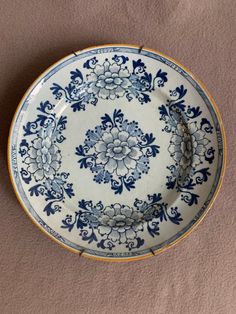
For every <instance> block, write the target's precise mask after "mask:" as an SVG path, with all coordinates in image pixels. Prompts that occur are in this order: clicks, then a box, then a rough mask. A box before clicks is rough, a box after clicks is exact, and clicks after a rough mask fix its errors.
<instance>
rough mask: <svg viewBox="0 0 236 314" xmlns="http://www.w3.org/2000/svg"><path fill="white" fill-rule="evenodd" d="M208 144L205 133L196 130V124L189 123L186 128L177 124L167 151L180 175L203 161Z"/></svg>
mask: <svg viewBox="0 0 236 314" xmlns="http://www.w3.org/2000/svg"><path fill="white" fill-rule="evenodd" d="M208 143H209V140H208V139H207V138H206V133H205V132H204V131H202V130H200V129H198V127H197V123H195V122H192V123H190V124H189V125H188V128H186V127H185V126H183V125H182V124H180V123H179V124H177V126H176V129H175V130H174V134H173V135H172V137H171V143H170V146H169V148H168V151H169V152H170V154H171V156H172V157H173V159H174V160H175V161H176V163H177V164H178V165H179V167H180V171H181V174H182V173H183V172H186V173H188V172H189V171H190V169H192V168H196V167H197V166H198V165H199V164H200V163H201V161H203V159H204V155H205V152H206V150H207V147H206V146H207V144H208Z"/></svg>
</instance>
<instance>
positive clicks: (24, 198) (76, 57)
mask: <svg viewBox="0 0 236 314" xmlns="http://www.w3.org/2000/svg"><path fill="white" fill-rule="evenodd" d="M108 52H120V53H121V52H122V53H137V55H142V56H147V57H150V58H153V59H155V60H158V61H159V62H162V63H164V64H166V65H167V66H169V67H171V68H172V69H174V70H175V71H176V72H178V73H179V74H180V75H182V76H183V77H184V78H186V79H187V81H188V82H189V83H190V84H191V85H192V86H193V87H194V88H195V89H196V90H197V92H198V93H199V94H200V96H201V97H202V99H203V100H204V102H205V104H206V106H207V108H208V110H209V111H210V113H211V116H212V119H213V122H214V126H215V129H216V134H217V140H218V151H219V153H218V166H217V169H218V172H217V173H216V177H215V180H214V184H213V186H212V189H211V191H210V193H209V195H208V198H207V200H206V201H205V203H204V205H203V207H202V208H201V209H200V210H199V212H198V213H197V215H196V216H195V217H194V219H193V220H192V221H191V222H190V223H189V224H188V225H187V226H186V227H185V228H183V229H182V230H181V231H179V232H178V233H177V234H176V235H174V236H173V237H171V238H170V239H168V240H167V241H164V242H162V243H160V244H158V245H156V246H153V247H152V248H149V249H145V250H140V251H138V252H126V253H115V252H101V251H97V250H91V249H85V248H84V247H81V246H79V245H77V244H75V243H73V242H71V241H69V240H67V239H66V238H64V237H62V236H61V235H59V234H58V233H57V232H55V231H54V230H52V229H51V228H50V227H49V226H48V225H47V224H46V223H45V222H44V221H43V220H42V219H41V218H40V217H39V216H38V214H37V213H36V212H35V211H34V209H33V207H32V206H31V204H30V202H29V200H28V198H27V196H26V195H25V192H24V190H23V187H22V185H21V180H20V177H19V171H18V165H17V135H18V131H19V127H20V123H21V120H22V116H23V114H24V112H25V111H26V109H27V106H28V103H29V101H30V95H31V93H32V92H33V91H34V89H35V88H36V86H38V84H39V83H40V84H42V85H43V84H44V83H45V82H46V81H47V80H48V79H49V78H50V77H51V76H52V75H54V74H55V73H56V72H58V71H59V70H60V69H61V68H63V67H65V66H66V65H68V64H71V63H73V62H75V61H77V60H80V59H82V58H86V57H90V56H94V55H97V54H102V53H108ZM14 122H15V123H14V128H13V131H12V134H11V142H10V144H11V147H10V148H11V151H10V153H11V156H10V166H11V171H12V174H13V177H14V181H15V186H16V187H17V190H18V194H19V195H20V197H21V199H22V201H23V203H24V204H25V207H26V208H27V210H28V211H29V213H30V214H31V216H33V217H34V219H35V220H36V222H37V223H38V224H39V225H40V226H41V227H43V228H44V230H45V231H46V232H47V233H49V234H50V235H51V236H53V237H54V238H55V239H57V240H58V241H60V242H62V243H63V244H64V245H67V246H69V247H71V248H73V249H75V250H78V251H83V252H86V253H87V254H91V255H94V256H100V257H110V258H118V257H119V258H128V257H135V256H141V255H145V254H147V253H149V252H150V250H151V251H156V250H158V249H160V248H162V247H165V246H167V245H169V244H170V243H172V242H174V241H176V240H177V239H178V238H180V237H181V236H182V235H183V234H185V233H186V232H187V231H188V230H189V229H190V228H191V227H192V226H193V225H194V224H195V223H196V222H197V221H198V220H199V219H200V217H201V216H202V215H203V213H204V212H205V210H206V208H207V207H208V205H209V204H210V202H211V199H212V197H213V195H214V193H215V191H216V188H217V186H218V182H219V180H220V176H221V173H222V168H223V159H224V156H223V152H224V147H223V145H224V144H223V136H222V132H221V128H220V124H219V121H218V119H217V115H216V113H215V110H214V108H213V107H212V105H211V102H210V100H209V99H208V97H207V95H206V94H205V92H204V91H203V90H202V88H201V87H200V85H199V84H198V83H197V82H196V81H195V80H194V79H193V78H192V77H191V76H190V75H189V74H188V73H187V72H186V71H185V70H184V69H182V68H181V67H180V66H178V65H177V64H176V63H174V62H173V61H170V60H168V59H167V58H165V57H163V56H160V55H158V54H156V53H154V52H150V51H146V50H145V49H143V50H141V52H140V51H139V49H138V48H133V47H132V48H131V47H125V46H117V47H116V46H115V47H101V48H95V49H91V50H88V51H84V52H81V53H80V54H78V55H70V56H68V57H67V58H66V59H65V60H64V61H62V62H61V63H59V64H57V65H56V66H55V67H54V68H53V69H52V70H51V71H49V72H48V73H47V74H46V75H44V76H43V77H41V78H40V79H39V80H38V81H37V82H36V83H35V84H34V87H33V88H32V89H31V90H30V91H29V92H28V94H27V96H26V97H25V100H24V102H23V104H22V105H21V108H20V109H19V112H18V114H17V116H16V118H15V120H14Z"/></svg>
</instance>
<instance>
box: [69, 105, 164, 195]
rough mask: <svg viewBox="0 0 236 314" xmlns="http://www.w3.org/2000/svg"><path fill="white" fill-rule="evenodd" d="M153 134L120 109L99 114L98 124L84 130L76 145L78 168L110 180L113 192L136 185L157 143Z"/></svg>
mask: <svg viewBox="0 0 236 314" xmlns="http://www.w3.org/2000/svg"><path fill="white" fill-rule="evenodd" d="M155 140H156V138H155V137H154V136H153V134H152V133H150V134H148V133H146V134H144V133H143V132H142V130H141V129H140V128H139V127H138V123H137V122H135V121H132V122H128V120H126V119H124V114H123V113H122V111H121V110H120V109H119V110H117V109H115V110H114V112H113V114H112V115H111V116H110V115H108V114H107V113H106V114H105V115H104V116H103V117H101V125H99V126H96V127H95V129H94V130H88V131H87V132H86V139H85V141H84V145H79V146H78V147H76V152H75V154H76V155H78V156H79V157H80V159H79V161H78V162H79V164H80V168H88V169H90V171H91V172H92V173H94V181H95V182H97V183H99V184H101V183H105V184H106V183H110V184H111V188H112V190H114V191H115V194H121V193H122V192H123V191H124V189H126V190H128V191H130V190H131V189H134V188H135V182H136V181H137V180H139V179H140V178H141V176H142V174H147V173H148V171H149V168H150V167H149V158H150V157H156V156H157V154H158V153H159V148H160V147H159V146H158V145H156V144H155V143H154V142H155Z"/></svg>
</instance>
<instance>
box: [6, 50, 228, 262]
mask: <svg viewBox="0 0 236 314" xmlns="http://www.w3.org/2000/svg"><path fill="white" fill-rule="evenodd" d="M224 151H225V139H224V132H223V126H222V121H221V118H220V115H219V112H218V109H217V107H216V105H215V103H214V101H213V99H212V98H211V97H210V96H209V93H208V92H207V91H206V89H205V88H204V87H203V85H202V84H201V83H200V82H199V81H198V80H196V79H195V78H194V77H193V75H192V74H191V73H190V72H189V71H188V70H186V69H185V68H184V67H183V66H181V65H180V64H179V63H177V62H176V61H174V60H173V59H171V58H169V57H167V56H165V55H163V54H161V53H159V52H156V51H153V50H151V49H146V48H142V47H140V48H139V47H136V46H129V45H106V46H98V47H92V48H88V49H85V50H82V51H79V52H76V53H73V54H71V55H69V56H67V57H66V58H64V59H62V60H60V61H59V62H57V63H56V64H54V65H53V66H52V67H50V68H49V69H47V70H46V71H45V72H44V73H43V74H42V75H41V76H40V77H39V78H38V79H37V80H36V81H35V82H34V83H33V84H32V85H31V87H30V88H29V89H28V91H27V92H26V94H25V95H24V97H23V99H22V100H21V102H20V104H19V106H18V108H17V111H16V113H15V116H14V118H13V122H12V126H11V130H10V136H9V156H8V157H9V170H10V175H11V179H12V183H13V186H14V190H15V193H16V195H17V197H18V199H19V201H20V203H21V204H22V206H23V208H24V209H25V211H26V213H27V214H28V215H29V216H30V218H31V219H32V220H33V222H34V223H35V224H36V225H37V226H38V227H39V228H40V229H41V230H42V231H44V232H45V233H46V234H47V235H48V236H50V237H51V238H52V239H54V240H55V241H56V242H58V243H60V244H62V245H63V246H64V247H65V248H68V249H70V250H72V251H74V252H78V253H79V254H80V255H82V256H87V257H91V258H96V259H103V260H109V261H130V260H135V259H141V258H146V257H149V256H153V255H156V254H157V253H158V252H161V251H163V250H164V249H166V248H167V247H169V246H171V245H172V244H174V243H176V242H178V240H180V239H182V238H183V237H185V236H186V235H188V234H189V233H190V231H191V230H192V229H193V227H194V226H196V225H197V224H198V223H199V222H200V221H201V220H202V218H203V217H204V215H205V214H206V212H207V211H208V209H209V207H210V206H211V204H212V202H213V200H214V198H215V196H216V194H217V192H218V190H219V187H220V184H221V181H222V176H223V170H224V163H225V154H224Z"/></svg>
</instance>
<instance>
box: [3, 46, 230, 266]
mask: <svg viewBox="0 0 236 314" xmlns="http://www.w3.org/2000/svg"><path fill="white" fill-rule="evenodd" d="M109 47H128V48H136V49H139V50H145V51H149V52H152V53H155V54H158V55H160V56H162V57H164V58H166V59H167V60H170V61H172V62H174V63H175V64H177V65H178V66H179V67H180V68H182V69H183V70H184V71H186V72H187V73H188V75H190V76H191V77H192V78H193V80H194V81H196V82H197V83H198V84H199V86H200V87H201V89H202V90H203V91H204V93H205V94H206V96H207V97H208V98H209V100H210V103H211V105H212V107H213V109H214V111H215V114H216V117H217V120H218V123H219V126H220V131H221V135H222V147H223V156H222V167H221V172H220V176H219V180H218V182H217V186H216V188H215V191H214V193H213V196H212V198H211V200H210V202H209V204H208V205H207V206H206V208H205V210H204V212H203V213H202V215H201V216H200V218H199V219H198V220H197V221H196V222H195V223H194V224H193V225H192V226H191V227H190V228H189V229H188V230H187V231H186V232H185V233H183V234H182V235H181V236H179V237H178V238H177V239H175V240H174V241H173V242H171V243H168V244H166V245H164V246H163V247H161V248H159V249H156V250H154V251H153V250H152V251H151V252H150V253H146V254H142V255H139V256H133V257H132V256H131V257H122V258H120V257H111V258H110V257H104V256H98V255H93V254H90V253H86V252H84V251H79V250H77V249H74V248H72V247H70V246H68V245H66V244H64V243H62V242H61V241H60V240H58V239H57V238H55V237H54V236H53V235H51V234H50V233H49V232H47V231H46V230H45V229H44V228H43V227H42V226H41V225H40V224H39V222H37V221H36V220H35V219H34V218H33V217H32V215H31V214H30V212H29V211H28V209H27V208H26V206H25V205H24V203H23V201H22V199H21V197H20V195H19V192H18V191H17V188H16V182H15V180H14V177H13V172H12V167H11V138H12V132H13V128H14V125H15V122H16V118H17V114H18V112H19V109H20V107H21V106H22V104H23V102H24V100H25V98H26V96H27V94H28V93H29V92H30V90H31V89H32V88H33V86H34V85H36V83H37V81H40V79H41V78H42V77H43V76H44V75H45V74H46V73H48V72H50V70H52V69H53V68H54V67H55V66H57V65H58V64H60V63H62V62H63V61H64V60H66V59H69V57H70V56H73V55H77V53H78V54H80V53H82V52H85V51H89V50H93V49H101V48H109ZM226 162H227V142H226V133H225V128H224V124H223V120H222V117H221V114H220V110H219V108H218V106H217V104H216V102H215V100H214V99H213V97H212V96H211V94H210V92H209V91H208V89H207V88H206V86H205V84H204V83H203V82H202V81H201V80H199V79H198V78H196V76H195V75H194V74H193V73H192V72H191V71H190V70H189V69H188V68H187V67H186V66H183V65H182V64H181V63H180V62H178V61H176V60H175V59H173V58H171V57H169V56H167V55H165V54H164V53H162V52H160V51H158V50H156V49H152V48H147V47H145V46H140V45H132V44H103V45H95V46H89V47H86V48H84V49H81V50H78V51H75V52H72V53H70V54H68V55H66V56H65V57H63V58H61V59H59V60H57V61H56V62H54V63H53V64H52V65H50V66H49V67H47V68H46V69H45V70H44V71H43V72H42V73H41V74H40V75H39V76H37V77H36V79H35V80H34V81H33V82H32V83H31V84H30V86H29V87H28V88H27V90H26V91H25V93H24V94H23V96H22V97H21V100H20V101H19V103H18V105H17V107H16V109H15V112H14V115H13V118H12V121H11V125H10V129H9V135H8V142H7V165H8V172H9V177H10V181H11V184H12V187H13V190H14V193H15V195H16V198H17V200H18V202H19V203H20V205H21V207H22V208H23V210H24V211H25V213H26V214H27V216H28V217H29V218H30V220H31V221H32V222H33V223H34V225H36V226H37V227H38V228H39V230H40V231H42V232H43V233H44V234H46V236H47V237H48V238H50V239H51V240H53V241H54V242H56V243H58V244H59V245H60V246H62V247H64V248H66V249H67V250H69V251H71V252H73V253H77V254H78V255H79V256H83V257H86V258H90V259H93V260H99V261H107V262H129V261H136V260H143V259H146V258H149V257H152V256H156V255H158V254H160V253H162V252H164V251H166V250H167V249H169V248H171V247H173V246H175V245H176V244H177V243H179V242H180V241H181V240H183V239H185V238H186V237H188V236H189V235H190V234H191V233H192V232H193V231H194V230H195V228H197V226H199V224H200V223H201V222H202V221H203V219H204V218H205V217H206V215H207V213H208V212H209V210H210V209H211V207H212V205H213V203H214V202H215V200H216V198H217V196H218V193H219V191H220V189H221V186H222V183H223V179H224V175H225V170H226Z"/></svg>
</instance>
